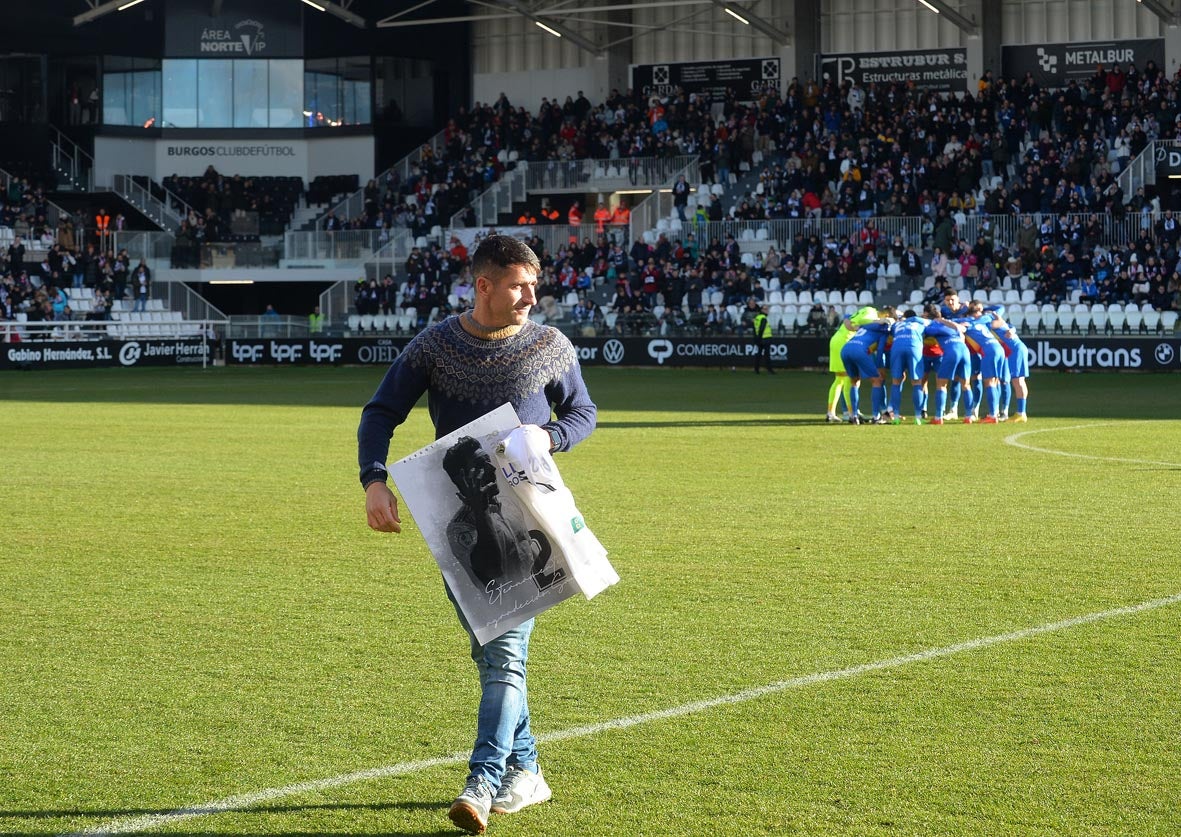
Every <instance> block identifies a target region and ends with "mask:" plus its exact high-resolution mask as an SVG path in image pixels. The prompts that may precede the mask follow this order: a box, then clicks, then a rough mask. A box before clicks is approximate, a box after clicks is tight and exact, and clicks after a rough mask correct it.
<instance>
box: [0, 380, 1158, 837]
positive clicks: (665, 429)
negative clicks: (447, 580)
mask: <svg viewBox="0 0 1181 837" xmlns="http://www.w3.org/2000/svg"><path fill="white" fill-rule="evenodd" d="M382 371H383V370H380V369H377V368H368V369H363V368H343V369H327V368H325V369H319V368H311V369H290V368H287V369H209V370H180V371H154V370H99V371H85V372H83V371H77V372H72V371H71V372H55V373H52V374H27V373H8V374H5V375H4V376H2V377H0V412H2V415H3V417H4V422H3V426H4V431H3V432H4V441H3V444H2V445H0V450H2V451H3V462H2V465H0V524H2V526H0V532H2V533H3V534H2V537H0V833H19V834H63V833H72V832H78V831H83V830H86V829H99V828H114V829H115V830H119V829H124V830H130V831H137V830H142V829H144V828H149V829H151V830H152V831H153V833H164V834H190V835H206V836H207V837H213V835H254V834H259V835H263V834H266V835H304V834H308V835H310V834H331V835H338V834H339V835H346V834H348V835H377V834H383V835H436V834H454V833H456V832H455V830H454V829H453V828H452V827H451V825H450V823H449V822H448V821H447V818H446V806H447V805H448V804H449V802H450V800H451V798H452V797H453V796H454V795H455V793H456V792H457V791H458V789H459V788H460V786H461V784H462V781H463V777H464V773H465V769H464V765H463V764H462V760H461V758H462V757H460V758H456V757H455V754H463V753H464V752H465V751H466V750H468V749H469V748H470V743H471V739H472V736H473V734H474V717H475V713H474V702H475V700H476V683H475V676H474V669H473V667H472V664H471V661H470V660H469V659H468V658H467V656H466V638H465V637H464V635H463V634H462V631H461V629H460V628H459V626H458V623H457V622H456V620H455V617H454V614H453V613H452V611H451V608H450V605H449V604H448V602H447V600H446V597H445V596H444V594H443V590H442V585H441V582H440V578H439V575H438V572H437V570H436V568H435V565H434V562H433V560H432V559H431V557H430V555H429V554H428V552H427V550H426V547H425V545H424V543H423V541H422V538H421V536H420V535H419V533H418V532H417V530H416V529H415V528H414V526H413V525H412V524H411V525H407V526H406V527H405V531H404V532H403V534H401V535H399V536H392V535H380V534H377V533H374V532H371V531H369V529H368V528H367V527H366V526H365V522H364V505H363V495H362V492H361V489H360V487H359V485H358V484H357V481H356V468H355V466H354V461H355V430H356V424H357V418H358V414H359V409H360V407H361V405H362V404H363V403H364V402H365V400H366V399H367V398H368V396H369V395H370V394H371V393H372V391H373V389H374V388H375V387H376V385H377V383H378V380H379V379H380V376H381V374H382ZM587 379H588V384H589V386H590V389H591V392H592V395H593V396H594V397H595V398H596V400H597V401H598V403H599V405H600V413H599V419H600V421H599V428H598V430H597V431H596V432H595V434H594V435H593V436H592V437H591V438H590V439H589V440H587V441H586V442H585V443H584V444H583V445H581V446H580V447H578V448H577V449H576V450H575V451H574V452H573V453H572V454H569V455H563V456H562V457H560V459H559V464H560V466H561V468H562V472H563V476H564V477H565V479H566V481H567V483H568V484H569V485H570V486H571V488H572V489H573V491H574V493H575V497H576V498H577V500H578V503H579V506H580V508H581V510H582V512H583V513H584V515H585V517H586V520H587V523H588V524H589V525H590V527H591V528H592V529H594V530H595V533H596V534H597V535H598V536H599V538H600V539H601V540H602V541H603V543H604V544H605V545H606V546H607V547H608V549H609V550H610V552H611V560H612V562H613V563H614V565H615V567H616V569H617V570H618V571H619V573H620V575H621V576H622V581H621V583H620V584H619V585H618V586H617V587H615V588H612V589H611V590H609V591H607V592H606V593H604V594H602V595H601V596H600V597H599V598H597V599H595V600H594V601H593V602H586V601H583V600H581V599H579V600H571V601H569V602H566V603H564V604H562V605H560V606H559V607H557V608H555V609H554V610H552V611H550V612H548V613H546V614H544V615H543V616H542V617H541V618H539V620H538V625H537V629H536V631H535V633H534V642H533V648H532V654H531V659H530V666H531V684H532V689H531V694H530V698H531V708H532V711H533V714H534V719H535V728H536V731H537V732H538V733H539V734H540V735H542V736H543V737H546V738H548V739H549V740H548V741H546V740H544V739H543V743H542V745H541V749H542V764H543V766H544V769H545V771H546V774H547V776H548V778H549V781H550V783H551V785H552V786H553V787H554V799H553V801H552V802H550V803H547V804H546V805H543V806H538V807H537V808H531V809H528V810H526V811H524V812H521V813H519V814H516V815H513V816H511V817H494V819H493V822H492V824H491V826H490V829H489V832H490V833H492V834H503V835H514V836H515V835H697V834H713V835H760V834H768V835H770V834H774V835H817V837H819V836H820V835H825V836H826V837H828V836H829V835H981V836H982V837H998V835H1063V837H1066V836H1067V835H1069V837H1079V835H1095V837H1107V836H1108V835H1162V837H1163V836H1164V835H1176V834H1178V833H1181V746H1179V737H1178V735H1179V733H1178V730H1181V700H1179V699H1178V692H1179V688H1181V643H1179V642H1178V636H1179V634H1181V599H1178V598H1177V597H1178V594H1181V538H1179V535H1178V527H1177V520H1178V515H1177V511H1176V509H1177V503H1178V497H1181V423H1179V422H1178V421H1177V420H1176V419H1177V417H1178V416H1179V415H1181V379H1179V378H1177V377H1175V376H1154V375H1124V376H1117V375H1107V374H1087V375H1063V374H1053V373H1039V374H1037V375H1035V377H1034V378H1032V379H1031V390H1032V393H1031V400H1030V415H1031V421H1030V423H1029V424H1027V425H1012V424H1007V425H998V426H995V427H994V426H980V425H977V426H964V425H961V424H954V425H953V424H949V425H945V426H943V427H930V426H926V427H914V426H912V425H905V424H904V425H902V426H898V427H890V426H887V427H861V428H855V427H846V426H826V425H824V424H823V423H822V422H821V421H819V419H820V418H821V417H822V415H823V407H822V404H823V400H824V396H825V394H826V392H827V388H828V383H829V377H828V376H827V375H824V374H820V373H803V372H791V373H783V374H780V375H777V376H775V377H774V378H768V377H767V376H759V377H756V376H754V375H752V374H751V373H750V372H749V371H741V370H740V371H738V372H731V371H730V370H729V369H725V370H696V371H691V370H676V369H656V370H617V369H611V370H598V369H591V370H588V371H587ZM903 404H904V406H907V407H908V406H909V394H905V395H904V398H903ZM430 435H431V434H430V427H429V422H428V417H427V415H426V410H425V407H420V408H418V409H416V410H415V412H414V413H413V414H412V417H411V420H410V421H409V422H408V424H407V425H406V426H405V427H404V428H402V429H401V430H400V431H399V433H398V434H397V435H396V436H395V441H394V448H393V450H394V451H395V453H397V455H402V454H404V453H406V452H409V451H411V450H414V449H416V448H418V447H419V446H421V445H422V444H425V443H426V442H427V441H429V439H430ZM1014 437H1016V438H1014ZM406 519H407V518H406V515H405V514H404V521H405V520H406ZM1162 600H1165V601H1163V602H1162ZM1146 602H1154V603H1155V604H1153V605H1152V606H1150V607H1147V608H1144V609H1141V610H1136V611H1127V610H1124V611H1121V610H1119V609H1121V608H1129V607H1132V606H1137V605H1141V604H1143V603H1146ZM1092 615H1095V616H1094V618H1092V619H1087V620H1082V621H1078V622H1070V623H1067V624H1058V623H1063V622H1066V620H1074V619H1077V618H1078V617H1088V616H1092ZM1046 626H1049V627H1046ZM1031 628H1032V629H1039V630H1035V631H1031V632H1028V633H1023V634H1022V633H1015V632H1020V631H1023V630H1025V629H1031ZM978 639H989V640H990V641H989V642H986V643H981V644H979V645H977V646H972V645H968V646H963V647H961V644H963V643H970V642H971V641H972V640H978ZM879 663H880V664H881V665H873V664H879ZM858 667H863V668H858ZM768 686H771V687H772V688H769V689H765V690H764V691H762V692H759V693H752V690H758V689H760V687H768ZM695 703H696V704H697V705H696V706H695V707H694V706H692V705H693V704H695ZM362 771H372V772H370V773H363V772H362ZM305 783H310V784H305ZM227 800H228V801H227ZM219 801H221V802H223V803H224V804H223V805H222V806H221V807H223V808H226V809H229V810H224V811H220V812H211V811H207V810H206V811H201V810H198V811H191V813H194V814H195V815H194V816H189V817H187V818H182V817H164V818H162V819H144V818H147V817H151V816H152V815H157V814H160V815H168V814H170V813H173V812H177V811H181V810H185V809H193V808H199V807H200V806H203V805H207V804H208V803H214V802H219Z"/></svg>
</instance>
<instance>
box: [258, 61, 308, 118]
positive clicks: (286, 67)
mask: <svg viewBox="0 0 1181 837" xmlns="http://www.w3.org/2000/svg"><path fill="white" fill-rule="evenodd" d="M267 63H268V64H270V78H269V80H268V88H269V90H270V101H269V102H268V108H269V110H270V118H269V119H268V120H267V122H268V124H269V125H270V127H272V128H298V127H299V126H300V125H301V124H303V123H302V122H301V121H300V120H301V111H302V110H303V100H304V92H303V85H304V74H303V61H300V60H299V59H298V58H297V59H293V60H281V61H280V60H275V61H269V62H267Z"/></svg>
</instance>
